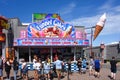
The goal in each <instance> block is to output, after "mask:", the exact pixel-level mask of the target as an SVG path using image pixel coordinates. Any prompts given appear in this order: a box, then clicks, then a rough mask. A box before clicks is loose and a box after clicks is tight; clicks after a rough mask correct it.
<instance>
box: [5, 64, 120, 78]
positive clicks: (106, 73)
mask: <svg viewBox="0 0 120 80" xmlns="http://www.w3.org/2000/svg"><path fill="white" fill-rule="evenodd" d="M106 66H107V67H106ZM119 68H120V64H119V66H118V69H119ZM3 73H4V75H3V76H4V77H5V76H6V74H5V71H3ZM18 75H20V71H19V72H18ZM109 75H110V67H109V65H108V64H107V63H106V64H104V65H103V67H102V68H101V71H100V78H95V77H94V76H89V71H88V70H87V72H86V74H79V73H77V72H74V73H72V74H71V75H69V79H70V80H111V79H110V78H109V77H108V76H109ZM10 76H11V77H13V70H11V74H10ZM28 76H29V78H33V76H34V73H33V71H29V72H28ZM11 80H13V79H11ZM32 80H34V79H32ZM53 80H57V78H54V79H53ZM61 80H68V76H67V73H64V78H62V79H61ZM116 80H120V70H118V71H117V74H116Z"/></svg>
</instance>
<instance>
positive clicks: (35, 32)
mask: <svg viewBox="0 0 120 80" xmlns="http://www.w3.org/2000/svg"><path fill="white" fill-rule="evenodd" d="M30 30H31V34H32V35H33V36H34V37H37V38H39V37H40V34H39V31H38V30H36V29H35V28H33V27H30Z"/></svg>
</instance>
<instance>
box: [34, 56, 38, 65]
mask: <svg viewBox="0 0 120 80" xmlns="http://www.w3.org/2000/svg"><path fill="white" fill-rule="evenodd" d="M37 59H38V57H37V55H34V58H33V65H34V63H36V62H37Z"/></svg>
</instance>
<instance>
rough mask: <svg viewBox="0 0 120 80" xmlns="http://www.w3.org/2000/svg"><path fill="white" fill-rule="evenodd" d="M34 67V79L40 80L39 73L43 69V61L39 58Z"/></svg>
mask: <svg viewBox="0 0 120 80" xmlns="http://www.w3.org/2000/svg"><path fill="white" fill-rule="evenodd" d="M33 68H34V79H35V80H38V78H39V73H40V71H41V63H40V60H39V59H37V61H36V63H34V65H33Z"/></svg>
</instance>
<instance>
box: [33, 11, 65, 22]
mask: <svg viewBox="0 0 120 80" xmlns="http://www.w3.org/2000/svg"><path fill="white" fill-rule="evenodd" d="M45 18H56V19H58V20H61V18H60V16H59V15H58V14H56V13H53V14H45V13H33V14H32V21H33V22H39V21H41V20H43V19H45ZM61 21H63V20H61Z"/></svg>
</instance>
